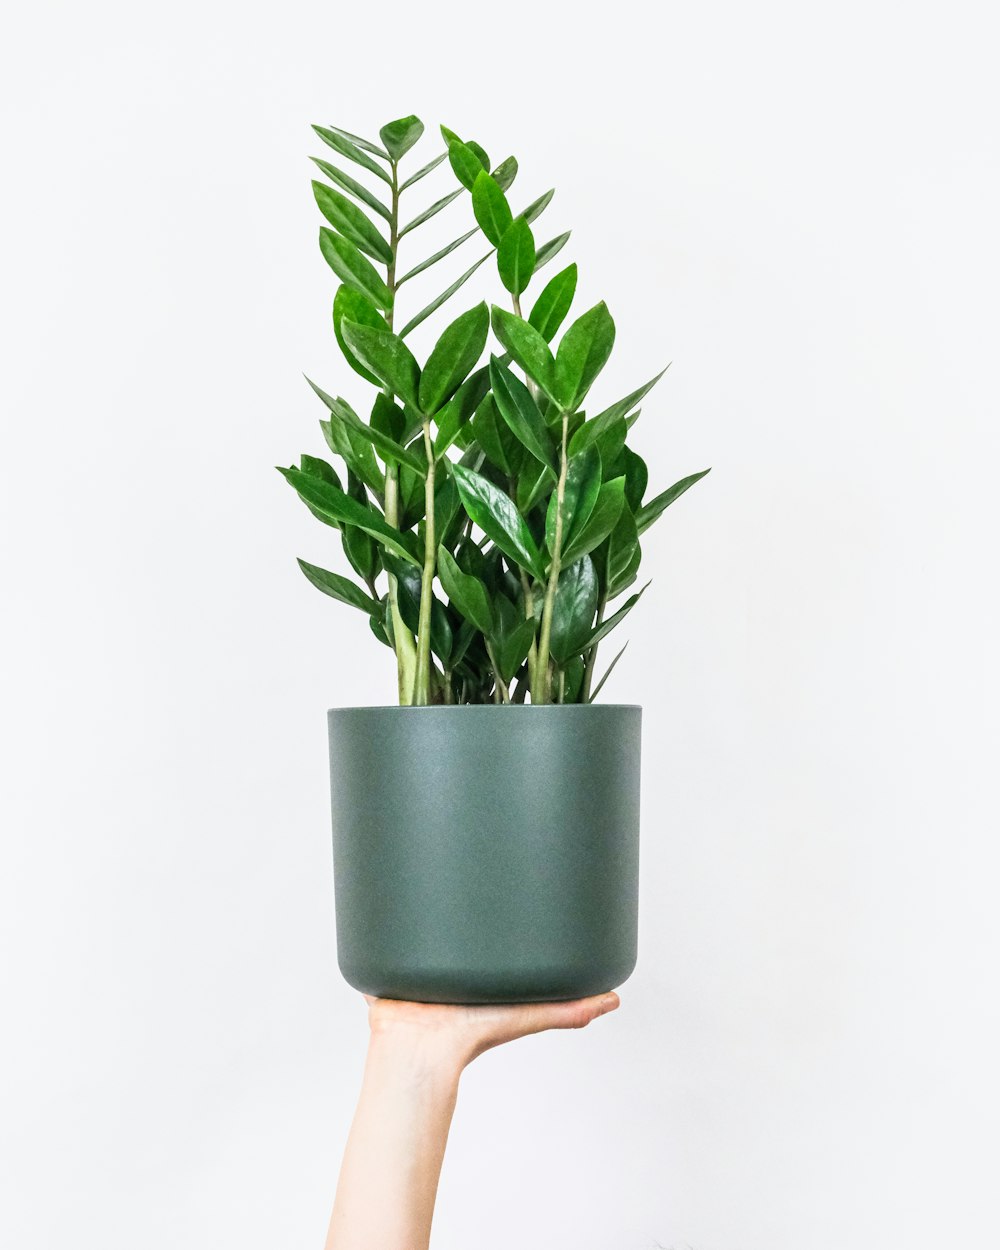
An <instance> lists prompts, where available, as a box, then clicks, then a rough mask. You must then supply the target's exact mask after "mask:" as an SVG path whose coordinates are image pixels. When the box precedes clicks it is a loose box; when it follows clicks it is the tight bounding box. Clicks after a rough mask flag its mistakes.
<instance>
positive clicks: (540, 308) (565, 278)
mask: <svg viewBox="0 0 1000 1250" xmlns="http://www.w3.org/2000/svg"><path fill="white" fill-rule="evenodd" d="M576 279H577V271H576V265H575V264H574V265H567V267H566V268H565V269H561V270H560V271H559V273H557V274H556V276H555V277H554V278H552V279H550V280H549V282H548V283H546V285H545V287H544V288H543V290H542V293H541V295H539V297H538V299H537V300H535V304H534V307H533V308H532V310H531V313H530V315H529V317H528V321H529V322H530V323H531V325H533V326H534V327H535V329H536V330H537V331H538V333H539V334H540V335H541V336H542V338H543V339H544V340H545V341H546V343H551V342H552V340H553V339H554V338H555V336H556V331H557V330H558V329H559V327H560V326H561V325H562V323H563V322H564V321H565V320H566V315H567V314H568V312H569V310H570V306H571V305H572V303H573V296H574V295H575V294H576Z"/></svg>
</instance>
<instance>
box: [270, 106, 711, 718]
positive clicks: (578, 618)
mask: <svg viewBox="0 0 1000 1250" xmlns="http://www.w3.org/2000/svg"><path fill="white" fill-rule="evenodd" d="M314 130H315V131H316V134H317V135H318V136H319V138H320V139H322V140H323V142H324V143H325V144H326V145H327V146H328V147H329V148H331V149H332V150H333V152H334V153H335V154H336V156H337V158H339V163H338V164H332V163H330V162H329V161H327V160H321V159H319V158H315V157H314V158H313V159H314V161H315V163H316V165H317V167H318V169H319V171H320V173H321V174H322V175H323V176H324V178H325V179H326V181H319V180H317V181H314V182H313V184H312V186H313V193H314V195H315V199H316V204H317V206H318V208H319V210H320V212H321V213H322V215H323V217H324V218H325V219H326V223H327V224H326V225H324V226H322V227H321V229H320V235H319V244H320V251H321V252H322V254H323V256H324V258H325V259H326V261H327V263H328V264H329V266H330V268H331V269H332V270H333V272H334V274H335V275H336V277H337V278H338V279H339V282H340V285H339V286H338V287H337V290H336V294H335V295H334V299H333V329H334V333H335V335H336V339H337V342H338V344H339V346H340V350H341V352H342V353H343V356H344V359H345V360H346V362H347V364H348V365H350V367H351V369H353V371H354V373H355V374H357V375H359V376H360V377H361V378H363V379H364V380H365V381H366V382H367V383H369V384H371V385H372V386H373V387H375V394H374V398H373V401H372V404H371V408H370V415H369V417H368V419H367V420H365V419H364V418H363V417H361V416H360V415H359V414H358V412H357V411H356V409H355V408H354V407H353V406H352V405H351V403H349V402H348V401H347V400H346V399H344V398H342V397H340V396H337V397H334V396H332V395H329V394H327V393H326V392H325V391H323V390H321V389H320V387H319V386H317V385H316V384H315V383H312V382H311V383H310V385H311V386H312V388H313V390H314V391H315V392H316V394H317V395H318V396H319V398H320V399H321V400H322V401H323V403H324V405H325V406H326V409H327V417H326V419H325V420H323V421H321V422H320V425H321V428H322V431H323V435H324V437H325V439H326V442H327V445H328V446H329V448H330V450H331V452H333V453H334V455H336V456H337V457H338V458H339V459H340V461H342V464H343V469H342V474H343V476H341V473H338V471H337V470H336V469H335V468H334V467H333V465H331V464H330V463H328V462H327V461H326V460H323V459H320V458H319V457H316V456H311V455H303V456H302V458H301V461H300V464H299V467H297V468H295V467H291V468H282V469H280V470H279V471H280V472H281V473H282V474H283V475H284V477H285V478H286V479H287V481H288V482H289V483H290V484H291V486H292V487H293V488H294V490H295V491H296V492H297V493H298V495H299V497H300V498H301V499H302V500H303V502H304V503H305V504H306V506H307V507H308V508H309V510H310V511H311V512H312V513H313V515H314V516H315V517H317V518H318V519H319V520H320V521H322V522H323V523H324V524H326V525H328V526H331V527H332V528H334V529H336V530H338V531H339V533H340V541H341V544H342V546H343V550H344V554H345V556H346V558H347V561H348V563H349V564H350V565H351V567H352V569H353V570H354V573H355V574H356V575H357V578H356V579H355V578H350V577H345V576H343V575H342V574H340V573H335V572H331V571H329V570H327V569H324V568H320V567H318V566H316V565H314V564H307V563H306V562H305V561H303V560H300V561H299V564H300V566H301V568H302V571H303V573H304V574H305V575H306V577H307V578H308V579H309V581H311V582H312V583H313V585H314V586H316V587H317V588H318V589H319V590H321V591H323V592H324V593H325V594H327V595H330V596H332V597H333V598H334V599H338V600H340V601H341V602H343V603H346V604H349V605H350V606H352V607H354V608H357V609H359V610H360V611H362V612H364V613H365V614H366V615H367V616H368V619H369V623H370V625H371V629H372V632H373V633H374V634H375V636H376V638H378V639H379V641H380V642H382V643H384V644H385V645H386V646H388V647H389V648H391V649H392V650H393V651H394V652H395V656H396V666H397V678H398V691H399V702H400V703H402V704H427V703H484V702H488V701H493V702H495V703H520V702H524V701H525V700H526V699H530V702H532V703H550V702H560V703H586V702H589V701H591V700H593V699H594V698H595V697H596V695H597V693H598V691H599V690H600V689H601V687H602V686H603V684H604V681H605V679H606V678H607V676H608V673H610V671H611V669H612V668H613V667H614V665H615V663H617V660H618V659H619V657H620V656H621V651H619V653H618V655H616V656H615V658H614V660H613V661H612V663H611V665H610V666H609V667H608V669H607V671H606V672H605V673H604V676H603V677H601V679H600V680H599V681H597V682H596V683H595V675H596V659H597V650H598V645H599V644H600V643H601V641H602V640H603V639H604V638H605V637H606V636H607V635H608V634H610V633H611V631H612V630H613V629H615V627H616V626H617V625H618V624H619V623H620V622H621V621H622V620H623V618H624V617H625V616H626V615H627V614H628V613H629V612H630V611H631V610H632V608H633V607H634V606H635V604H636V603H637V602H638V600H639V597H640V596H641V594H642V590H639V591H637V592H635V593H633V594H632V595H630V596H629V597H628V598H627V599H626V600H625V601H624V602H623V603H622V604H621V606H616V607H615V608H614V609H613V610H611V611H610V613H609V606H610V605H612V604H614V603H615V601H616V600H618V599H619V597H620V596H621V595H623V594H624V592H625V591H626V590H628V589H629V588H630V587H632V586H633V584H634V583H635V581H636V575H637V571H638V568H639V563H640V559H641V554H642V552H641V544H640V539H641V535H642V534H643V533H644V532H645V531H646V530H647V529H648V528H649V527H650V526H651V525H652V524H653V522H654V521H656V520H657V519H658V518H659V517H660V516H661V515H662V513H663V512H664V511H665V509H666V508H668V507H669V506H670V504H672V503H673V502H674V500H676V499H677V498H679V496H680V495H682V494H683V493H684V492H685V491H686V490H687V489H688V488H689V487H690V486H692V485H694V483H695V482H697V481H698V480H699V478H701V477H704V475H705V473H707V472H708V470H707V469H706V470H704V471H703V472H701V473H694V474H692V475H691V476H689V477H685V478H682V479H681V480H680V481H679V482H675V483H674V485H672V486H670V487H669V488H668V489H667V490H665V491H663V492H662V493H660V494H657V495H655V496H654V497H653V498H651V499H647V497H646V494H647V491H646V486H647V469H646V465H645V463H644V462H643V460H642V458H641V457H640V456H639V455H637V454H636V452H634V451H633V450H632V449H631V448H630V447H629V446H628V445H627V441H626V440H627V437H628V432H629V430H630V429H631V427H632V425H633V424H634V423H635V421H636V419H637V418H638V416H639V404H640V402H641V401H642V400H643V398H644V397H645V395H646V394H647V393H648V392H649V391H650V390H651V389H652V387H653V386H654V385H655V384H656V382H657V381H658V380H659V378H660V377H661V376H662V374H658V375H657V376H656V377H655V378H652V379H651V380H650V381H649V382H646V383H644V384H643V385H642V386H640V387H638V388H637V389H636V390H634V391H632V392H631V393H630V394H628V395H626V396H625V397H624V398H623V399H620V400H618V401H617V402H616V403H613V404H612V405H611V406H610V407H608V408H605V409H603V410H602V411H600V412H598V413H596V414H595V415H593V416H587V415H586V413H585V412H584V409H583V404H584V401H585V400H586V398H587V395H588V393H589V391H590V389H591V386H592V385H593V383H594V381H595V379H596V378H597V376H598V374H599V373H600V372H601V370H602V369H603V368H604V366H605V364H606V363H607V361H608V358H609V356H610V354H611V349H612V346H613V344H614V338H615V325H614V322H613V321H612V319H611V314H610V313H609V312H608V310H607V307H606V306H605V305H604V303H603V302H602V303H599V304H597V305H596V306H595V307H593V308H591V309H590V310H589V311H587V312H585V313H583V314H582V316H580V317H578V318H576V319H575V320H573V321H572V322H571V323H570V324H569V326H568V328H567V329H565V330H564V331H563V333H562V335H561V337H559V340H558V344H557V345H556V338H557V336H558V335H559V331H560V328H561V327H562V326H563V324H564V322H565V321H566V319H567V317H568V316H569V313H570V308H571V306H572V303H573V297H574V294H575V290H576V283H577V267H576V265H575V264H572V265H569V266H567V267H566V268H565V269H562V270H561V271H560V272H559V273H557V274H556V275H555V276H554V277H552V278H550V279H549V281H548V282H547V283H545V285H543V286H541V289H540V290H539V291H538V294H537V295H536V296H534V298H533V299H532V300H531V302H530V307H529V308H528V310H527V312H525V307H524V305H523V303H522V301H523V300H524V298H525V294H526V292H527V290H528V288H529V286H530V285H531V284H532V283H533V282H535V280H536V279H537V278H538V275H539V274H540V272H541V270H542V269H543V268H544V267H545V266H546V265H547V264H548V262H549V261H551V260H552V258H553V257H554V256H555V255H556V254H557V253H558V252H559V251H560V250H561V249H562V247H563V245H564V244H565V243H566V240H567V239H568V238H569V235H568V234H561V235H558V236H557V237H555V238H553V239H550V240H549V241H548V242H547V243H544V244H542V245H541V246H537V245H536V243H535V236H534V232H533V230H532V226H533V224H534V223H535V222H536V221H537V220H538V218H539V217H541V215H542V213H543V212H544V211H545V209H546V208H547V207H548V205H549V202H550V201H551V199H552V195H553V192H552V191H548V192H546V194H545V195H543V196H541V197H539V198H538V199H536V200H534V201H533V202H532V203H530V204H529V205H528V206H527V207H526V208H524V209H521V210H520V211H519V212H516V213H515V211H514V209H513V208H512V207H511V204H510V201H509V199H508V192H509V191H510V188H511V186H512V184H513V182H514V179H515V176H516V174H517V161H516V160H515V159H514V158H513V157H508V158H507V159H506V160H505V161H503V162H501V163H500V164H499V165H497V166H496V167H495V168H492V169H491V162H490V160H489V157H488V156H487V154H486V152H485V151H484V150H483V149H482V147H480V145H479V144H478V143H475V142H473V141H471V140H464V141H463V140H462V139H460V138H459V136H458V135H457V134H455V132H454V131H451V130H448V129H447V128H446V127H442V128H441V133H442V135H443V138H444V141H445V145H446V147H445V151H443V152H441V153H439V154H438V155H437V156H435V157H434V158H433V159H432V160H430V161H429V162H428V163H427V164H425V165H423V166H421V167H420V168H418V169H417V170H416V171H415V172H414V173H410V174H408V175H407V176H404V173H403V166H404V163H407V162H406V159H405V158H407V157H408V154H409V153H410V151H411V149H412V148H413V147H414V145H415V144H416V143H417V141H418V140H419V139H420V138H421V136H422V134H423V131H424V127H423V124H422V123H421V122H420V121H419V120H418V119H417V118H416V117H405V118H402V119H400V120H399V121H393V122H389V123H388V124H387V125H385V126H383V127H382V129H381V130H380V131H379V137H380V140H381V142H380V143H374V142H370V141H369V140H367V139H362V138H359V137H358V136H357V135H354V134H351V133H349V132H348V131H345V130H340V129H338V128H336V127H325V126H315V127H314ZM345 162H348V163H349V164H350V165H351V166H353V167H357V168H359V169H360V170H363V171H365V174H366V175H368V176H369V183H368V185H365V184H364V183H362V182H360V181H358V180H357V178H356V177H355V176H353V174H352V173H348V172H347V170H346V169H345V168H343V165H344V163H345ZM445 162H447V163H448V165H449V167H450V170H451V171H452V172H453V174H454V176H455V178H457V180H458V186H457V187H455V188H454V189H453V190H450V191H448V192H447V193H446V194H444V195H442V196H441V197H440V198H438V199H436V200H434V202H433V203H431V204H430V206H429V207H427V208H424V209H422V210H421V211H419V212H417V213H416V214H415V215H413V216H408V214H407V213H406V212H404V206H405V207H406V208H407V209H408V208H409V201H410V198H411V194H412V190H413V188H414V187H415V186H416V185H417V184H418V183H419V182H422V181H423V179H424V178H426V177H427V176H428V175H429V174H431V173H432V172H433V171H435V170H436V169H438V167H439V166H442V165H443V164H444V163H445ZM372 188H374V189H372ZM467 195H468V196H469V197H470V200H471V219H472V220H471V223H470V224H469V225H468V228H467V229H465V230H464V231H463V232H462V233H460V234H458V236H457V237H456V238H455V239H454V240H453V241H452V242H450V243H448V244H447V246H445V247H442V248H440V249H439V250H437V251H435V252H434V253H433V254H432V255H430V256H427V257H425V258H422V259H417V260H416V261H415V263H412V264H411V266H410V267H409V268H408V269H405V271H403V272H400V269H401V266H400V259H401V256H402V255H404V254H405V253H406V252H407V251H408V250H409V248H410V246H411V245H412V244H413V243H414V242H415V241H416V238H417V237H419V236H418V235H417V231H418V230H419V228H420V227H421V226H423V225H424V224H425V223H426V222H428V221H430V220H431V218H433V217H435V216H437V214H438V213H440V212H442V211H444V210H445V209H447V208H448V207H449V206H450V205H452V204H455V202H456V201H459V200H465V197H466V196H467ZM467 204H468V201H466V202H465V203H464V204H461V205H458V206H457V207H458V208H459V210H460V211H463V212H467V211H468V210H467V207H466V205H467ZM411 236H413V237H411ZM474 239H475V240H477V241H481V240H484V241H485V243H486V244H488V250H487V251H485V252H483V254H482V255H480V256H479V257H478V258H477V259H476V260H475V261H474V262H473V263H472V264H471V265H469V266H468V268H466V269H465V270H464V272H463V273H462V274H461V276H460V277H458V278H457V279H456V280H455V281H454V282H452V283H451V284H450V285H449V286H448V287H446V288H445V290H443V291H442V292H441V293H440V294H439V295H437V296H435V298H433V299H432V300H430V302H429V303H427V304H425V305H424V306H423V307H422V308H420V310H419V311H418V312H415V313H414V314H413V315H412V316H410V317H409V319H408V320H405V321H404V320H403V317H402V315H401V313H400V304H401V302H402V297H403V294H404V292H403V288H404V287H406V288H407V291H406V292H405V294H408V293H409V289H410V288H409V285H408V284H409V283H411V282H412V281H413V280H414V279H416V278H417V277H418V276H419V275H422V274H424V273H426V272H427V271H428V270H429V269H431V268H432V267H433V266H436V265H437V264H438V262H440V261H442V260H444V259H445V257H447V256H449V255H450V254H451V253H452V252H454V251H456V250H457V249H459V248H462V247H464V246H465V245H466V244H468V243H469V242H470V241H472V240H474ZM491 257H492V258H494V259H495V262H496V267H497V271H498V274H499V279H500V283H501V284H502V286H503V287H504V288H505V291H506V295H505V302H506V303H508V304H509V307H506V308H505V307H503V306H501V305H500V304H494V305H493V307H492V308H487V305H486V304H485V303H481V304H479V305H477V306H476V307H474V308H471V309H469V310H468V311H467V312H463V313H462V314H461V316H459V317H457V318H456V319H455V320H454V321H452V322H451V323H450V324H449V325H447V326H446V327H445V328H444V329H443V330H442V331H441V333H440V336H439V337H438V338H437V342H436V344H435V346H434V348H433V350H432V351H431V353H430V355H429V356H428V357H427V359H426V360H425V361H424V363H423V365H422V366H421V365H420V364H419V363H418V361H417V360H416V359H415V357H414V355H413V353H412V352H411V350H410V348H409V347H408V346H407V338H408V336H409V335H410V334H411V332H412V331H413V330H414V329H415V328H416V327H417V326H419V325H420V324H421V323H423V322H424V321H426V320H427V319H428V318H430V317H432V316H433V315H434V314H436V313H437V312H438V310H439V309H440V308H441V307H442V306H443V305H444V304H445V303H446V302H447V301H449V300H450V299H451V298H452V296H454V295H455V294H456V293H457V292H458V291H459V290H460V289H461V288H462V287H463V286H464V285H465V283H466V282H467V281H468V280H469V278H471V277H472V275H473V274H474V273H475V272H476V270H477V269H479V267H480V266H481V265H483V264H484V263H485V262H486V261H488V260H489V259H490V258H491ZM491 330H492V334H493V338H494V339H495V347H494V348H493V349H491V350H490V352H489V355H488V358H487V359H486V360H485V361H484V355H485V353H486V351H487V340H488V339H489V337H490V332H491ZM643 589H645V587H643ZM623 650H624V648H622V651H623Z"/></svg>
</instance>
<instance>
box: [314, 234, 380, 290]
mask: <svg viewBox="0 0 1000 1250" xmlns="http://www.w3.org/2000/svg"><path fill="white" fill-rule="evenodd" d="M319 250H320V251H321V252H322V253H323V256H324V258H325V260H326V263H327V264H328V265H329V266H330V268H331V269H332V270H333V272H334V273H335V274H336V275H337V277H338V278H339V279H340V280H341V282H344V283H346V284H347V285H348V286H349V287H351V288H352V290H355V291H359V292H360V293H361V294H362V295H366V296H367V297H368V298H369V299H370V300H371V302H372V303H373V304H374V305H375V307H376V308H384V309H386V310H388V309H390V308H391V307H392V293H391V292H390V290H389V288H388V287H387V286H386V284H385V283H384V282H383V281H382V279H381V278H380V277H379V276H378V273H377V272H376V271H375V266H374V265H373V264H372V263H371V261H370V260H366V259H365V257H364V256H362V255H361V253H360V252H359V251H358V249H357V248H356V247H355V246H354V244H353V243H351V242H350V241H349V240H348V239H345V238H344V237H343V235H340V234H336V233H335V232H334V231H333V230H330V229H329V228H328V227H327V226H321V227H320V231H319Z"/></svg>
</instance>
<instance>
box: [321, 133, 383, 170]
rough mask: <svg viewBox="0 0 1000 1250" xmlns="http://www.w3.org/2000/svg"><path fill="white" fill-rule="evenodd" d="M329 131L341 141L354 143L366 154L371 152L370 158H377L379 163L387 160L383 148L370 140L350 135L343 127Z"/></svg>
mask: <svg viewBox="0 0 1000 1250" xmlns="http://www.w3.org/2000/svg"><path fill="white" fill-rule="evenodd" d="M330 129H331V130H332V131H333V133H334V134H336V135H340V137H341V138H342V139H349V140H350V141H351V143H356V144H357V145H358V147H359V148H364V150H365V151H366V152H371V154H372V156H377V157H378V158H379V160H380V161H386V162H388V160H389V153H388V152H387V151H386V150H385V148H380V147H379V145H378V144H377V143H372V142H371V140H370V139H362V137H361V136H360V135H356V134H352V132H351V131H350V130H345V129H344V128H343V126H331V127H330Z"/></svg>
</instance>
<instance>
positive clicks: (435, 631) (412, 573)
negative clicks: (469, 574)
mask: <svg viewBox="0 0 1000 1250" xmlns="http://www.w3.org/2000/svg"><path fill="white" fill-rule="evenodd" d="M385 564H386V568H387V569H388V570H389V572H390V573H392V575H393V577H395V579H396V592H397V602H398V604H399V613H400V616H402V618H403V624H404V625H406V627H407V628H408V629H410V630H412V632H413V633H417V632H418V630H419V628H420V600H421V596H422V594H423V585H422V581H421V575H420V571H419V570H418V569H415V568H412V567H411V566H410V565H408V564H402V563H400V562H399V561H398V560H394V559H393V557H392V556H389V557H387V558H386V562H385ZM452 641H453V639H452V632H451V624H450V623H449V621H448V613H447V612H446V611H445V607H444V604H443V603H442V602H441V601H440V599H437V598H436V597H435V596H434V595H433V594H432V595H431V650H432V651H433V652H434V654H435V655H436V656H438V658H439V659H440V660H441V662H442V663H443V664H444V665H445V666H446V667H447V665H448V663H449V660H450V657H451V649H452Z"/></svg>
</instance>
